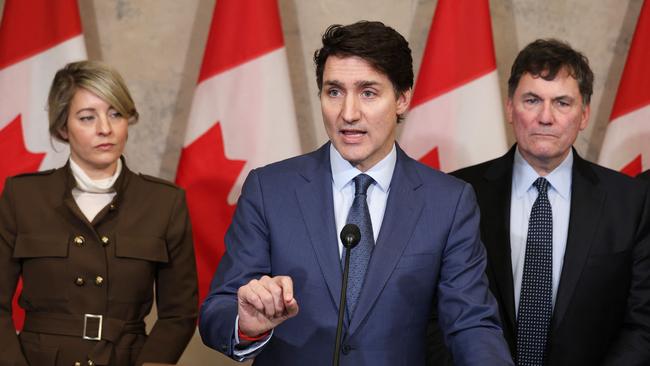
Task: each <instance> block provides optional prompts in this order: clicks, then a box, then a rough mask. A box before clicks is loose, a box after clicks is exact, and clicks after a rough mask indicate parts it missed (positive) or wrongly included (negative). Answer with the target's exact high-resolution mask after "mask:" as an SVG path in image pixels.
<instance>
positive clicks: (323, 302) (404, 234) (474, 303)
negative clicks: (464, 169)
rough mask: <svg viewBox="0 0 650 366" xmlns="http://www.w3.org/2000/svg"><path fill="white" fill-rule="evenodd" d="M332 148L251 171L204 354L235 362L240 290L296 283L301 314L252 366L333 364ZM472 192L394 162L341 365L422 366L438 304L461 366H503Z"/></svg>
mask: <svg viewBox="0 0 650 366" xmlns="http://www.w3.org/2000/svg"><path fill="white" fill-rule="evenodd" d="M337 238H338V233H337V232H336V225H335V221H334V206H333V199H332V175H331V168H330V162H329V143H328V144H325V145H324V146H323V147H321V148H320V149H319V150H317V151H315V152H312V153H310V154H306V155H302V156H299V157H295V158H292V159H288V160H285V161H281V162H279V163H275V164H272V165H269V166H266V167H264V168H260V169H256V170H253V171H251V173H250V174H249V176H248V178H247V179H246V182H245V183H244V187H243V189H242V195H241V197H240V198H239V202H238V204H237V210H236V212H235V215H234V217H233V222H232V224H231V226H230V228H229V230H228V232H227V234H226V240H225V241H226V249H227V251H226V254H225V255H224V257H223V259H222V260H221V263H220V264H219V267H218V269H217V272H216V274H215V277H214V280H213V283H212V288H211V291H210V294H209V295H208V297H207V298H206V300H205V302H204V304H203V306H202V309H201V317H200V325H199V326H200V331H201V335H202V338H203V341H204V343H205V344H207V345H208V346H210V347H212V348H214V349H217V350H219V351H221V352H223V353H224V354H226V355H229V356H232V353H233V329H234V327H235V318H236V316H237V289H238V288H239V287H240V286H242V285H244V284H246V283H247V282H248V281H250V280H251V279H253V278H259V277H261V276H262V275H271V276H277V275H286V276H290V277H291V278H292V279H293V282H294V294H295V297H296V299H297V301H298V304H299V306H300V312H299V314H298V315H297V316H296V317H294V318H291V319H289V320H287V321H285V322H284V323H282V324H281V325H279V326H278V327H277V328H276V329H275V330H274V333H273V336H272V338H271V340H270V341H269V343H268V344H267V345H266V346H265V347H264V349H263V350H262V351H261V353H260V354H259V355H258V356H257V357H256V360H255V364H256V365H330V364H331V362H332V352H333V343H334V338H335V331H336V324H337V316H338V308H339V295H340V291H341V277H342V270H341V262H340V256H339V250H338V241H337ZM485 266H486V257H485V249H484V247H483V245H482V244H481V241H480V238H479V212H478V208H477V204H476V201H475V197H474V193H473V190H472V188H471V187H470V186H469V185H468V184H466V183H463V182H461V181H459V180H457V179H455V178H452V177H450V176H447V175H445V174H443V173H440V172H438V171H435V170H433V169H430V168H428V167H425V166H424V165H422V164H420V163H418V162H416V161H415V160H413V159H411V158H409V157H408V156H406V154H405V153H404V152H403V151H402V150H401V149H399V148H398V149H397V163H396V167H395V172H394V174H393V179H392V182H391V187H390V193H389V196H388V201H387V205H386V211H385V214H384V220H383V223H382V226H381V229H380V231H379V237H378V239H377V243H376V246H375V249H374V252H373V254H372V258H371V261H370V264H369V267H368V272H367V277H366V280H365V283H364V287H363V289H362V292H361V295H360V299H359V302H358V305H357V309H356V311H355V313H354V315H353V317H352V319H351V320H350V321H346V323H345V331H344V339H343V347H342V356H341V364H342V365H373V366H374V365H391V366H394V365H423V364H424V362H425V361H424V360H425V346H426V329H427V322H428V319H429V317H430V314H431V307H432V304H433V303H435V301H434V300H435V299H436V297H437V304H438V313H439V318H440V319H439V321H440V325H441V328H442V330H443V332H444V335H445V339H446V341H447V344H448V345H449V346H450V349H451V351H452V353H453V354H454V358H455V362H456V364H457V365H510V364H511V362H512V361H511V360H510V355H509V352H508V347H507V345H506V343H505V341H504V339H503V337H502V332H501V329H500V325H499V315H498V310H497V305H496V302H495V300H494V298H493V296H492V295H491V293H490V292H489V290H488V284H487V280H486V276H485V274H484V272H485Z"/></svg>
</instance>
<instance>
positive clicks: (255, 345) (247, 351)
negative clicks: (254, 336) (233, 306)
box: [232, 315, 273, 361]
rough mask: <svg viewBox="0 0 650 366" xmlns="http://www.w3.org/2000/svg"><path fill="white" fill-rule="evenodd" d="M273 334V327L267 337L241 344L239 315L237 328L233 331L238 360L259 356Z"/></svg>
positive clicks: (236, 321) (234, 350)
mask: <svg viewBox="0 0 650 366" xmlns="http://www.w3.org/2000/svg"><path fill="white" fill-rule="evenodd" d="M272 336H273V329H271V332H270V333H269V335H267V336H266V337H264V338H262V339H260V340H259V341H256V342H252V343H249V344H247V345H245V346H240V343H241V340H240V339H239V315H237V318H236V319H235V329H234V333H233V337H234V340H235V342H234V347H233V352H232V353H233V356H234V358H235V359H236V360H237V361H244V360H246V359H249V358H253V357H255V356H257V355H258V354H259V353H260V352H262V348H263V347H264V346H265V345H266V344H267V343H269V341H270V340H271V337H272Z"/></svg>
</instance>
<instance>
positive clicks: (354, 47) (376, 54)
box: [314, 20, 413, 95]
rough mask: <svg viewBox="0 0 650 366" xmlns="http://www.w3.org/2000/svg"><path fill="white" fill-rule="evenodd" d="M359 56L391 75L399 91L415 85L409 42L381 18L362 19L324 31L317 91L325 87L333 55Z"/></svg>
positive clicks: (316, 55)
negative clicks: (325, 74) (379, 19)
mask: <svg viewBox="0 0 650 366" xmlns="http://www.w3.org/2000/svg"><path fill="white" fill-rule="evenodd" d="M332 55H334V56H339V57H349V56H357V57H360V58H362V59H364V60H366V61H367V62H369V63H370V64H371V65H372V66H373V67H374V68H375V69H377V70H378V71H380V72H382V73H384V74H385V75H386V76H388V79H390V81H391V82H392V83H393V88H394V89H395V93H396V94H397V95H399V94H401V93H403V92H405V91H407V90H409V89H411V88H412V87H413V58H412V57H411V49H410V48H409V43H408V42H407V41H406V39H404V37H402V35H401V34H399V33H398V32H397V31H396V30H395V29H393V28H391V27H389V26H387V25H385V24H384V23H382V22H371V21H365V20H362V21H359V22H356V23H353V24H350V25H340V24H334V25H330V26H329V27H328V28H327V30H326V31H325V34H323V47H322V48H320V49H318V50H316V52H314V63H315V64H316V83H317V84H318V92H319V93H320V92H321V90H322V87H323V70H324V68H325V62H326V61H327V58H328V57H330V56H332Z"/></svg>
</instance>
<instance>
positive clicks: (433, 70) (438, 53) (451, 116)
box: [400, 0, 507, 172]
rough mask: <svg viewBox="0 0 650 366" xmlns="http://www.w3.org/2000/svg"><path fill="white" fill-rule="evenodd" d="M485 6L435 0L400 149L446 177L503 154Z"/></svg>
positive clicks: (482, 1) (480, 2)
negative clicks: (442, 172)
mask: <svg viewBox="0 0 650 366" xmlns="http://www.w3.org/2000/svg"><path fill="white" fill-rule="evenodd" d="M501 105H502V100H501V96H500V92H499V79H498V76H497V70H496V62H495V58H494V47H493V45H492V26H491V24H490V8H489V4H488V1H487V0H476V1H457V0H439V1H438V5H437V6H436V11H435V14H434V16H433V22H432V23H431V29H430V30H429V37H428V39H427V45H426V48H425V50H424V56H423V59H422V64H421V66H420V73H419V75H418V78H417V82H416V84H415V91H414V93H413V99H412V101H411V111H410V112H409V115H408V117H407V119H406V121H405V125H404V128H403V130H402V133H401V135H400V144H401V146H402V147H403V148H404V150H405V151H406V152H407V153H408V154H409V155H410V156H412V157H413V158H415V159H419V160H420V161H421V162H423V163H425V164H427V165H429V166H431V167H433V168H436V169H440V170H442V171H445V172H450V171H453V170H456V169H460V168H463V167H466V166H469V165H473V164H477V163H480V162H482V161H485V160H488V159H492V158H495V157H497V156H499V155H501V154H503V153H504V152H505V151H506V149H507V145H506V136H505V128H504V123H503V110H502V107H501Z"/></svg>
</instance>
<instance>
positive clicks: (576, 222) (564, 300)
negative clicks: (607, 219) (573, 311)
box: [552, 151, 605, 329]
mask: <svg viewBox="0 0 650 366" xmlns="http://www.w3.org/2000/svg"><path fill="white" fill-rule="evenodd" d="M573 157H574V161H573V168H572V170H573V175H572V182H571V210H570V214H569V234H568V237H567V243H566V250H565V252H564V264H563V265H562V274H561V275H560V285H559V288H558V292H557V298H556V300H555V311H554V314H553V324H552V329H557V327H558V326H559V325H560V324H561V322H562V318H563V316H564V314H565V312H566V309H567V307H568V306H569V304H570V302H571V297H572V296H573V292H574V290H575V287H576V284H577V282H578V279H579V278H580V273H582V269H583V267H584V265H585V263H586V261H587V257H588V255H589V250H590V249H591V244H592V243H593V242H594V237H593V236H594V233H595V230H594V225H595V224H596V223H598V221H599V218H600V216H601V214H602V209H603V203H604V201H605V192H604V191H602V190H601V189H600V188H598V178H597V177H596V175H595V174H594V172H593V171H592V170H591V167H589V164H588V163H587V162H586V161H585V160H583V159H582V158H580V156H578V154H577V153H575V151H574V152H573Z"/></svg>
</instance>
